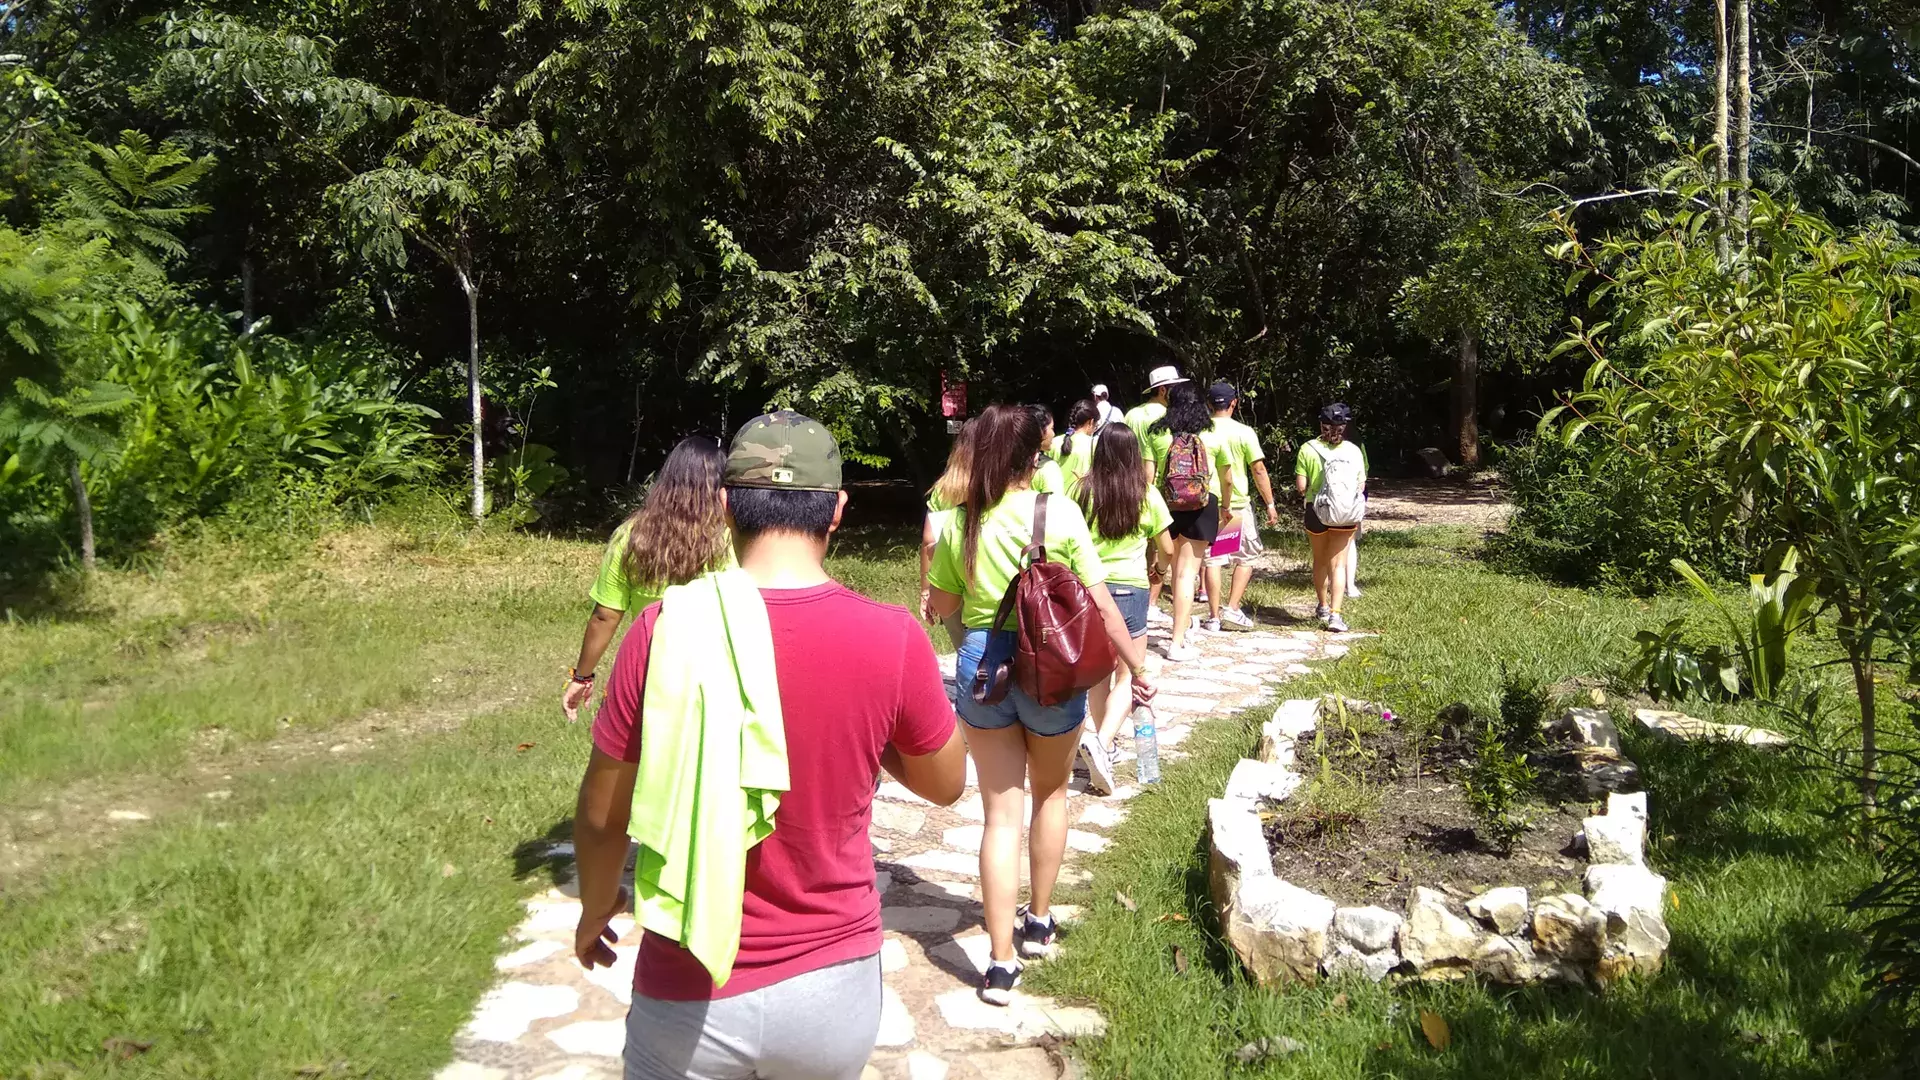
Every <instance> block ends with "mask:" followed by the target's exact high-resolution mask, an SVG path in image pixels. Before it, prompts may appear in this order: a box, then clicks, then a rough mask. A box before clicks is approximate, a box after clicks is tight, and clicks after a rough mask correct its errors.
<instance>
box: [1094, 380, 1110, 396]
mask: <svg viewBox="0 0 1920 1080" xmlns="http://www.w3.org/2000/svg"><path fill="white" fill-rule="evenodd" d="M1093 396H1094V397H1106V396H1107V384H1106V383H1094V384H1093Z"/></svg>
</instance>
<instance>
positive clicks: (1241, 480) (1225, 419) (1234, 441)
mask: <svg viewBox="0 0 1920 1080" xmlns="http://www.w3.org/2000/svg"><path fill="white" fill-rule="evenodd" d="M1213 435H1214V437H1215V438H1217V439H1218V440H1220V442H1221V443H1222V444H1223V445H1225V447H1226V449H1227V457H1228V458H1229V459H1230V460H1231V461H1232V463H1233V505H1232V506H1231V507H1229V508H1228V509H1230V510H1232V511H1233V512H1234V513H1236V514H1237V513H1240V512H1242V511H1244V510H1250V509H1252V508H1253V476H1252V473H1253V463H1254V462H1256V461H1265V460H1267V453H1266V451H1264V450H1262V449H1260V436H1259V435H1257V434H1255V433H1254V430H1253V429H1252V428H1250V427H1248V426H1247V425H1245V424H1243V423H1241V422H1240V421H1238V420H1235V419H1234V418H1233V417H1231V416H1216V417H1214V418H1213Z"/></svg>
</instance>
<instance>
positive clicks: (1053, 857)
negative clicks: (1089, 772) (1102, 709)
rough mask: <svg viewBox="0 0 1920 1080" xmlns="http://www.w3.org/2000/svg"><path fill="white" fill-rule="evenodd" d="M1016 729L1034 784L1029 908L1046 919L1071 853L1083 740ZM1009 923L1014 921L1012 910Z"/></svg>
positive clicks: (1071, 734)
mask: <svg viewBox="0 0 1920 1080" xmlns="http://www.w3.org/2000/svg"><path fill="white" fill-rule="evenodd" d="M1012 730H1016V731H1019V732H1021V733H1022V734H1024V735H1025V736H1026V740H1027V755H1026V756H1027V774H1028V782H1029V783H1030V784H1031V785H1032V787H1033V792H1032V794H1033V822H1032V824H1031V825H1030V826H1029V828H1028V829H1027V872H1028V874H1029V875H1030V876H1031V878H1032V883H1031V886H1030V889H1029V892H1028V895H1027V910H1028V911H1031V912H1033V913H1034V915H1036V916H1038V917H1039V918H1042V919H1044V918H1046V917H1047V910H1048V908H1049V906H1051V905H1052V903H1053V885H1054V882H1056V881H1058V880H1059V878H1060V861H1061V860H1062V859H1064V858H1065V857H1066V854H1067V778H1068V777H1070V776H1071V775H1073V752H1074V750H1075V749H1076V748H1078V746H1079V741H1078V740H1077V739H1075V738H1074V736H1073V733H1072V732H1068V733H1067V734H1065V735H1035V734H1034V733H1033V732H1031V731H1028V730H1027V729H1026V728H1024V727H1016V728H1013V729H1012ZM1007 925H1008V926H1009V927H1011V926H1012V925H1013V919H1012V914H1011V912H1009V914H1008V919H1007ZM1009 940H1011V935H1009ZM995 948H998V946H995Z"/></svg>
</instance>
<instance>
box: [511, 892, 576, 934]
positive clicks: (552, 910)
mask: <svg viewBox="0 0 1920 1080" xmlns="http://www.w3.org/2000/svg"><path fill="white" fill-rule="evenodd" d="M578 925H580V902H579V901H577V900H567V901H562V902H559V903H553V902H548V901H538V900H537V901H535V902H533V903H531V904H528V905H527V917H526V919H525V921H523V922H522V923H521V924H520V929H519V931H518V933H519V935H520V936H521V937H523V938H531V937H533V936H535V935H537V934H556V933H561V932H565V933H567V934H568V935H571V934H572V933H573V930H574V927H576V926H578Z"/></svg>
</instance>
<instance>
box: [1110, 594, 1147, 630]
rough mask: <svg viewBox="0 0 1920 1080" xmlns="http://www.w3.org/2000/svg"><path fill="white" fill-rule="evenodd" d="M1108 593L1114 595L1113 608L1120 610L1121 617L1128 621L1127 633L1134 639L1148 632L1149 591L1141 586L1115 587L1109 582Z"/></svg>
mask: <svg viewBox="0 0 1920 1080" xmlns="http://www.w3.org/2000/svg"><path fill="white" fill-rule="evenodd" d="M1107 591H1108V592H1110V593H1112V594H1113V606H1114V607H1117V608H1119V609H1120V617H1121V618H1122V619H1125V620H1126V621H1127V633H1129V634H1132V635H1133V636H1134V637H1139V636H1140V635H1142V634H1144V633H1146V632H1147V590H1146V589H1144V588H1142V587H1141V586H1139V585H1115V584H1114V583H1113V582H1111V581H1109V582H1107Z"/></svg>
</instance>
